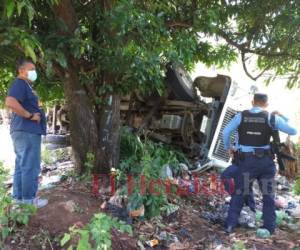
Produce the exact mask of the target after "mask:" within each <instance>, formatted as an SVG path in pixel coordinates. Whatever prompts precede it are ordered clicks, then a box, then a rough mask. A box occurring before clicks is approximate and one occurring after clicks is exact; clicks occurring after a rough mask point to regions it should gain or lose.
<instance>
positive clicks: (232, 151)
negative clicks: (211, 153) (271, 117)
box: [228, 148, 235, 158]
mask: <svg viewBox="0 0 300 250" xmlns="http://www.w3.org/2000/svg"><path fill="white" fill-rule="evenodd" d="M234 152H235V150H234V149H233V148H230V149H228V154H229V156H230V158H233V156H234Z"/></svg>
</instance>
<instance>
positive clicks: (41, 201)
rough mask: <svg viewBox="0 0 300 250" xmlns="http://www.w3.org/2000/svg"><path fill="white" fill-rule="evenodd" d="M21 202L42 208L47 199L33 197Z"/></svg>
mask: <svg viewBox="0 0 300 250" xmlns="http://www.w3.org/2000/svg"><path fill="white" fill-rule="evenodd" d="M22 203H23V204H28V205H33V206H35V207H36V208H42V207H44V206H46V205H47V204H48V200H46V199H40V198H38V197H37V198H34V199H30V200H24V199H23V201H22Z"/></svg>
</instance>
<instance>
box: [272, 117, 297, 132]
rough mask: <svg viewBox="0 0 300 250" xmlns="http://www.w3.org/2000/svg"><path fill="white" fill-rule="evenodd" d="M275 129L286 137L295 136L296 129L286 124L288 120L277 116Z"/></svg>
mask: <svg viewBox="0 0 300 250" xmlns="http://www.w3.org/2000/svg"><path fill="white" fill-rule="evenodd" d="M275 128H276V129H278V130H280V131H282V132H284V133H286V134H288V135H296V134H297V129H296V128H294V127H293V126H291V125H290V124H289V123H288V119H287V118H286V117H281V116H279V115H275Z"/></svg>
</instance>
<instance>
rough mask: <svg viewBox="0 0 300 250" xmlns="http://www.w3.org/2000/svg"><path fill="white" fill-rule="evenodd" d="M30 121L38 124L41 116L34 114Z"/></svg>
mask: <svg viewBox="0 0 300 250" xmlns="http://www.w3.org/2000/svg"><path fill="white" fill-rule="evenodd" d="M30 120H31V121H36V122H37V123H40V121H41V114H40V113H34V114H33V117H32V118H31V119H30Z"/></svg>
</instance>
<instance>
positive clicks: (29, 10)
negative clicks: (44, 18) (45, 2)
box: [27, 5, 35, 26]
mask: <svg viewBox="0 0 300 250" xmlns="http://www.w3.org/2000/svg"><path fill="white" fill-rule="evenodd" d="M34 13H35V11H34V9H33V7H32V5H27V16H28V23H29V26H31V22H32V20H33V17H34Z"/></svg>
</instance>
